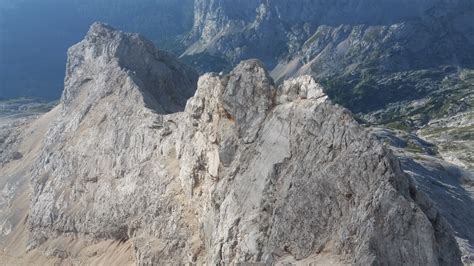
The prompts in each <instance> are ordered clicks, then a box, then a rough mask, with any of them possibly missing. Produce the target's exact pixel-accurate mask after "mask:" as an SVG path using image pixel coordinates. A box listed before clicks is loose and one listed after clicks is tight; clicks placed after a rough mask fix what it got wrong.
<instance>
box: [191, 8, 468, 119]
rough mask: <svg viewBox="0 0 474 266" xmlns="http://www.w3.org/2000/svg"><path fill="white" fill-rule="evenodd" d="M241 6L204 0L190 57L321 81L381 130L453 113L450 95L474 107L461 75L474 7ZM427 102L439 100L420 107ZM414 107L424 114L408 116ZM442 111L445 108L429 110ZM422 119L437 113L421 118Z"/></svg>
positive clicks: (461, 107) (283, 76)
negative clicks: (258, 64)
mask: <svg viewBox="0 0 474 266" xmlns="http://www.w3.org/2000/svg"><path fill="white" fill-rule="evenodd" d="M234 3H235V1H226V0H221V1H215V0H199V1H196V3H195V21H194V27H193V30H192V32H191V33H190V35H189V38H188V39H187V40H186V41H187V44H188V45H189V47H188V49H187V50H186V52H185V53H184V58H186V57H189V58H190V59H191V61H192V60H193V59H194V60H196V61H199V60H201V62H197V63H195V65H198V66H202V65H205V63H203V62H202V61H206V60H208V58H209V57H212V58H213V62H214V61H219V59H220V61H221V62H226V63H227V64H229V65H234V64H236V63H237V62H239V61H240V60H242V59H247V58H253V57H257V58H260V59H262V60H263V61H264V62H265V64H266V65H267V66H269V67H270V68H273V71H272V76H273V77H274V78H275V79H276V80H277V81H278V80H284V79H286V78H288V77H293V76H299V75H302V74H310V75H313V76H314V77H316V78H317V79H318V80H319V81H320V82H323V83H324V84H325V85H326V87H327V90H328V91H327V93H328V94H329V95H330V96H331V97H332V98H333V99H334V100H335V101H336V102H338V103H341V104H343V105H345V106H346V107H349V108H350V109H351V110H352V111H353V112H355V113H360V115H361V116H364V117H365V118H366V119H367V120H369V121H374V122H377V123H380V122H382V123H390V122H392V121H394V120H400V119H402V118H404V117H409V118H410V119H412V120H413V121H410V123H409V124H410V125H411V126H419V125H420V124H423V123H425V122H426V121H428V120H429V119H431V118H433V117H436V116H439V115H445V114H446V112H444V108H446V106H447V105H450V106H452V103H448V102H446V99H445V97H442V96H443V95H446V94H439V92H440V91H446V90H449V91H450V93H451V94H455V97H454V98H459V99H461V98H462V99H463V100H461V101H460V102H459V103H456V105H457V107H456V106H455V108H457V109H459V111H465V109H466V106H471V105H473V103H474V102H473V101H472V97H471V96H470V97H468V98H464V97H463V96H464V95H465V94H466V93H467V94H469V93H468V92H469V91H470V90H472V89H473V84H469V83H466V82H464V81H463V79H462V78H461V76H463V74H462V73H464V72H463V71H465V70H466V69H468V70H469V69H472V68H474V53H473V51H474V26H473V25H474V2H472V1H464V0H457V1H450V0H449V1H448V0H424V1H392V0H385V1H372V0H357V1H346V0H338V1H324V0H306V1H299V2H298V4H295V3H291V2H289V1H283V0H282V1H279V0H274V1H260V2H257V1H239V3H237V4H234ZM207 68H208V69H211V68H212V66H208V67H207ZM464 83H466V84H465V86H462V88H461V89H459V88H458V87H456V88H455V86H453V84H464ZM440 96H441V98H440ZM420 99H430V100H428V101H425V102H426V104H425V105H422V106H421V107H422V108H420V106H418V105H417V102H416V101H419V100H420ZM407 104H408V105H417V106H418V107H416V108H415V109H417V110H414V109H413V108H411V109H410V108H408V109H409V110H407V109H406V108H405V109H404V108H403V105H407ZM433 105H434V106H435V107H434V109H436V110H431V111H430V112H425V111H426V110H425V109H427V108H429V107H430V106H433ZM388 109H389V110H390V111H389V112H383V110H388ZM432 109H433V108H432ZM418 113H427V115H426V116H422V117H413V115H412V114H418Z"/></svg>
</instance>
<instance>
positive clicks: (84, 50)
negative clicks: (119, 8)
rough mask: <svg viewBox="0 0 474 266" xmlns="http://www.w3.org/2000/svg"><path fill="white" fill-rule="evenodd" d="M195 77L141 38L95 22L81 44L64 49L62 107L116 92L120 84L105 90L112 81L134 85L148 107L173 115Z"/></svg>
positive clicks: (184, 99) (188, 69) (184, 100)
mask: <svg viewBox="0 0 474 266" xmlns="http://www.w3.org/2000/svg"><path fill="white" fill-rule="evenodd" d="M197 77H198V75H197V73H196V72H195V71H194V70H192V69H191V68H189V67H188V66H186V65H184V64H182V63H180V62H179V61H177V59H176V58H175V57H174V56H173V55H171V54H169V53H167V52H165V51H161V50H159V49H157V48H155V47H154V45H153V43H152V42H150V41H149V40H147V39H146V38H144V37H143V36H140V35H139V34H130V33H124V32H121V31H117V30H115V29H114V28H113V27H111V26H109V25H106V24H103V23H94V24H93V25H92V26H91V27H90V29H89V31H88V33H87V35H86V37H85V38H84V40H83V41H82V42H80V43H78V44H76V45H74V46H73V47H71V48H70V49H69V50H68V62H67V69H66V78H65V89H64V92H63V96H62V103H63V104H65V105H66V106H67V105H70V104H71V102H73V101H74V99H76V98H77V97H79V95H83V96H84V94H87V95H88V96H87V97H88V98H90V100H94V99H95V100H97V99H100V98H102V97H104V96H106V95H109V94H114V93H120V90H121V87H120V86H118V85H119V84H116V86H108V85H107V83H108V84H111V83H110V82H111V79H113V78H116V79H117V81H116V82H117V83H120V82H125V81H126V82H129V83H130V84H133V87H136V88H137V90H138V92H139V93H140V94H142V95H143V96H142V100H143V101H144V102H146V105H147V106H148V107H150V108H153V109H155V110H156V111H157V112H159V113H169V112H176V111H179V110H183V109H184V105H185V103H186V100H187V99H188V98H189V97H191V96H192V95H193V93H194V91H195V88H196V85H195V84H196V80H197ZM119 79H120V80H119ZM81 93H83V94H81ZM124 93H125V92H124ZM84 97H85V96H84ZM82 100H84V99H82Z"/></svg>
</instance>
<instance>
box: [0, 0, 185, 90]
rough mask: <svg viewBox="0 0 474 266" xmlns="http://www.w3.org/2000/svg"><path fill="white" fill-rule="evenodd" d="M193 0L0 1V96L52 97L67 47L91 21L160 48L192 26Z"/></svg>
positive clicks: (59, 84)
mask: <svg viewBox="0 0 474 266" xmlns="http://www.w3.org/2000/svg"><path fill="white" fill-rule="evenodd" d="M192 12H193V0H180V1H173V0H138V1H128V0H66V1H60V0H44V1H35V0H22V1H3V0H2V1H0V98H12V97H18V96H30V97H39V98H46V99H57V98H59V96H60V95H61V91H62V89H63V80H64V66H65V64H66V51H67V48H68V47H70V46H71V45H72V44H74V43H76V42H78V41H79V40H80V39H81V38H82V36H83V35H84V34H85V32H86V31H87V29H88V28H89V26H90V25H91V24H92V22H94V21H104V22H107V23H110V24H113V25H117V26H120V27H121V28H123V29H126V30H130V31H134V32H139V33H141V34H143V35H146V36H147V37H149V38H150V39H151V40H153V41H154V42H156V43H157V44H158V45H159V46H160V47H174V46H172V45H170V44H169V43H170V42H172V41H173V40H174V39H175V38H176V36H177V35H180V34H183V33H185V32H187V31H188V30H189V29H190V28H191V27H192V21H193V15H192V14H193V13H192Z"/></svg>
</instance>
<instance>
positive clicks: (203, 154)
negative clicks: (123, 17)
mask: <svg viewBox="0 0 474 266" xmlns="http://www.w3.org/2000/svg"><path fill="white" fill-rule="evenodd" d="M67 67H68V70H67V77H66V80H65V91H64V95H63V99H62V102H61V105H62V108H61V109H58V108H55V109H54V110H53V111H51V112H50V113H48V114H47V116H46V117H49V118H48V119H51V120H53V122H50V123H48V124H47V125H48V127H49V128H48V130H44V131H47V133H45V135H44V136H40V137H38V138H44V143H43V144H42V146H41V147H38V150H37V151H36V152H37V153H38V154H35V155H34V158H35V160H34V161H33V162H32V163H31V164H32V165H31V171H28V172H27V173H28V179H27V180H28V182H31V187H32V190H33V191H32V192H31V199H30V201H29V202H31V205H30V206H28V207H24V208H23V209H21V210H17V209H15V210H14V212H20V211H23V212H27V214H26V213H22V214H21V215H23V216H22V217H27V218H26V221H27V225H28V227H27V228H24V227H23V228H22V226H24V224H25V223H24V220H21V221H20V223H17V224H16V225H12V226H11V228H9V230H8V234H10V232H12V233H11V235H13V236H16V232H18V234H26V235H22V236H23V238H22V239H24V241H25V242H26V247H27V248H28V250H30V253H28V254H35V252H37V253H39V254H46V255H45V256H48V257H49V258H51V257H57V258H59V259H60V260H65V259H71V261H75V260H77V261H81V262H84V263H85V264H93V263H88V262H90V260H91V258H93V257H95V258H97V257H99V258H100V259H104V260H107V261H109V260H110V261H113V259H110V258H113V257H114V254H117V253H120V252H121V251H122V250H126V254H127V256H126V257H128V258H127V259H128V260H129V261H132V262H135V263H136V264H138V265H156V264H216V265H221V264H225V265H227V264H239V263H264V264H279V263H281V264H286V263H296V262H304V261H306V262H308V263H316V264H318V263H319V264H323V265H324V264H356V265H374V264H382V265H391V264H397V263H400V262H407V263H408V262H409V263H412V264H416V265H438V264H446V265H459V264H460V254H459V249H458V246H457V245H456V242H455V238H454V236H453V233H452V231H451V229H450V227H449V225H448V224H447V223H446V222H445V220H444V219H443V218H442V216H440V215H438V211H437V209H436V208H435V207H433V204H432V203H431V202H430V201H429V200H428V199H427V198H426V196H425V195H424V194H423V193H421V192H419V191H417V189H416V187H415V186H414V184H413V183H412V182H411V180H410V179H408V178H407V176H406V175H405V174H404V173H403V172H402V170H401V168H400V163H399V161H398V160H397V159H396V158H395V157H394V156H393V155H392V154H391V152H390V151H389V150H387V149H386V148H385V147H384V146H382V145H381V144H380V143H379V142H378V141H377V140H376V139H374V138H373V137H371V136H370V135H368V133H367V132H366V130H365V129H364V128H363V127H361V126H360V125H359V124H358V123H357V122H356V121H355V120H354V119H353V117H352V115H351V113H350V112H349V111H347V110H346V109H344V108H342V107H340V106H337V105H334V104H332V103H331V101H329V100H327V97H326V95H325V94H324V93H323V92H322V86H321V85H319V84H318V83H317V82H316V81H315V80H314V79H313V78H311V77H310V76H302V77H299V78H296V79H292V80H287V81H285V82H283V84H282V85H281V86H276V85H275V84H274V82H273V80H272V79H271V77H270V76H269V74H268V72H267V71H266V70H265V68H264V67H263V64H262V63H261V62H259V61H257V60H247V61H243V62H241V63H240V64H238V65H237V67H236V68H234V70H232V71H231V72H230V73H229V74H227V75H224V74H215V73H210V74H205V75H203V76H202V77H200V78H199V80H198V82H197V89H196V92H195V94H194V96H192V97H191V98H189V100H188V101H187V104H186V106H185V107H184V112H174V113H170V112H172V111H173V110H177V109H179V108H180V107H182V106H181V105H180V103H181V102H182V101H184V99H182V98H179V97H177V98H173V97H172V96H173V95H174V96H181V95H180V94H177V93H176V92H184V91H186V92H187V90H186V89H190V88H193V87H192V86H191V87H187V85H190V84H194V83H192V82H193V81H195V73H194V71H191V70H189V68H188V67H186V66H184V65H183V64H181V63H179V61H177V60H176V59H175V58H173V57H171V56H169V55H168V54H166V53H164V52H161V51H159V50H157V49H155V48H154V47H153V46H150V45H149V42H147V41H146V40H144V39H143V38H142V37H140V36H138V35H134V34H128V33H122V32H119V31H115V30H113V29H112V28H110V27H108V26H104V25H102V24H94V25H93V26H92V28H91V30H90V31H89V33H88V35H87V36H86V38H85V39H84V41H82V42H80V43H79V44H77V45H75V46H74V47H72V48H71V49H70V50H69V60H68V66H67ZM173 93H174V94H173ZM150 107H153V108H150ZM58 110H59V111H60V112H59V111H58ZM41 124H42V123H41ZM31 132H36V131H34V130H32V131H31ZM25 145H26V144H25ZM31 156H33V155H31ZM17 163H18V162H17ZM20 163H21V162H20ZM17 166H18V165H13V166H12V167H17ZM25 194H27V193H25ZM28 195H29V194H28ZM26 202H28V201H26ZM111 243H113V244H112V245H111ZM92 245H94V246H95V247H98V246H107V247H110V248H109V249H105V250H104V249H94V248H90V249H88V248H89V247H90V246H92ZM78 247H81V248H78ZM114 247H116V248H114ZM87 251H89V253H88V252H87ZM92 252H95V253H92ZM114 252H116V253H114ZM28 254H27V255H25V256H28ZM91 254H93V255H91ZM131 258H133V259H131ZM118 264H121V263H118Z"/></svg>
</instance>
